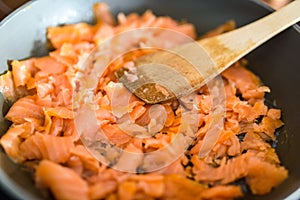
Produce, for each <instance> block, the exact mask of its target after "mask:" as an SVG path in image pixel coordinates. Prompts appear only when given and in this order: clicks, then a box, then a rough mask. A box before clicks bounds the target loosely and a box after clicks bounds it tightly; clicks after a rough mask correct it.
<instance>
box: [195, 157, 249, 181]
mask: <svg viewBox="0 0 300 200" xmlns="http://www.w3.org/2000/svg"><path fill="white" fill-rule="evenodd" d="M248 156H249V155H248V154H247V153H245V154H242V155H241V156H238V157H236V158H232V159H230V160H228V161H227V162H226V159H223V160H222V162H221V164H220V166H219V167H216V168H214V167H212V166H209V165H207V164H206V163H204V161H203V160H200V159H199V158H198V156H196V155H195V156H193V157H192V163H193V164H194V167H193V172H194V173H195V179H196V180H198V181H203V182H206V183H211V182H216V181H217V182H219V181H220V183H222V184H227V183H230V182H232V181H234V180H237V179H240V178H242V177H245V176H246V175H247V173H248V169H247V165H248V161H247V159H248Z"/></svg>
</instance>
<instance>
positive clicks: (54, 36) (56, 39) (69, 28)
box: [47, 23, 94, 49]
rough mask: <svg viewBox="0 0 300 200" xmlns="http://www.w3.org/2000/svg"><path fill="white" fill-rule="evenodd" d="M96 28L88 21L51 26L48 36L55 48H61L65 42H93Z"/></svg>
mask: <svg viewBox="0 0 300 200" xmlns="http://www.w3.org/2000/svg"><path fill="white" fill-rule="evenodd" d="M93 35H94V28H93V27H92V26H91V25H89V24H86V23H78V24H72V25H65V26H61V27H49V28H48V29H47V38H48V39H49V40H50V42H51V44H52V45H53V47H54V48H56V49H58V48H60V47H61V46H62V45H63V43H72V44H76V43H80V42H92V40H93Z"/></svg>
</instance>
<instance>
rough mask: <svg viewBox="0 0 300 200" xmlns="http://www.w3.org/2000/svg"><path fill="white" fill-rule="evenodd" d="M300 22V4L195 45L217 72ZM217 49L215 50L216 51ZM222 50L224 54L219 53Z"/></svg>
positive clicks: (295, 2) (297, 2) (296, 1)
mask: <svg viewBox="0 0 300 200" xmlns="http://www.w3.org/2000/svg"><path fill="white" fill-rule="evenodd" d="M299 20H300V0H295V1H293V2H292V3H289V4H288V5H286V6H285V7H283V8H281V9H280V10H278V11H276V12H274V13H272V14H270V15H268V16H266V17H264V18H261V19H259V20H257V21H255V22H253V23H250V24H248V25H246V26H243V27H241V28H238V29H236V30H233V31H231V32H227V33H225V34H221V35H218V36H215V37H214V38H207V39H203V40H200V41H198V42H199V44H200V45H201V46H202V47H203V48H204V49H205V50H206V51H207V53H208V54H209V55H210V57H211V58H212V59H213V60H214V63H215V65H216V68H217V69H218V71H219V72H221V71H223V70H225V69H226V68H227V67H228V66H230V65H231V64H233V63H234V62H236V61H237V60H239V59H240V58H242V57H243V56H245V55H246V54H248V53H249V52H250V51H252V50H253V49H255V48H256V47H258V46H260V45H261V44H263V43H264V42H266V41H267V40H269V39H270V38H272V37H273V36H275V35H277V34H278V33H280V32H281V31H283V30H285V29H286V28H288V27H290V26H291V25H293V24H295V23H297V22H298V21H299ZM216 46H218V48H216ZM220 47H222V48H223V49H222V51H223V53H220Z"/></svg>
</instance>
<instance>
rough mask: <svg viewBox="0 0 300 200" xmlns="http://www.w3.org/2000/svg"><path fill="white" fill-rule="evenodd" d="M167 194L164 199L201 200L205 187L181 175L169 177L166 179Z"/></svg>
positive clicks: (165, 193)
mask: <svg viewBox="0 0 300 200" xmlns="http://www.w3.org/2000/svg"><path fill="white" fill-rule="evenodd" d="M164 182H165V192H164V195H163V197H162V199H173V200H181V199H187V200H192V199H201V193H202V192H203V191H204V190H205V186H203V185H201V184H199V183H197V182H195V181H192V180H190V179H187V178H185V177H182V176H179V175H175V174H174V175H167V176H165V178H164Z"/></svg>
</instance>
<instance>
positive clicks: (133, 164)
mask: <svg viewBox="0 0 300 200" xmlns="http://www.w3.org/2000/svg"><path fill="white" fill-rule="evenodd" d="M127 152H128V153H127ZM142 153H143V152H142V150H141V149H139V148H137V147H136V146H134V145H133V144H129V145H128V146H127V147H126V148H125V149H124V151H123V153H122V155H121V156H120V158H119V160H118V161H117V164H116V165H115V166H114V167H115V168H116V169H121V171H127V172H130V173H135V172H137V169H138V167H139V166H140V165H141V164H142V162H143V158H144V155H143V154H142ZM129 160H130V162H128V161H129Z"/></svg>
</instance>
